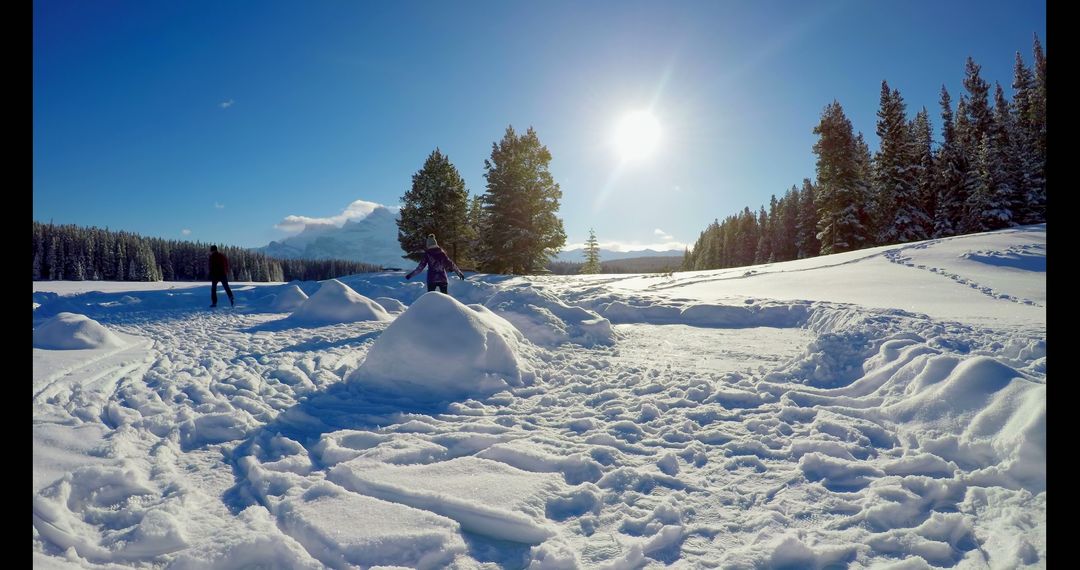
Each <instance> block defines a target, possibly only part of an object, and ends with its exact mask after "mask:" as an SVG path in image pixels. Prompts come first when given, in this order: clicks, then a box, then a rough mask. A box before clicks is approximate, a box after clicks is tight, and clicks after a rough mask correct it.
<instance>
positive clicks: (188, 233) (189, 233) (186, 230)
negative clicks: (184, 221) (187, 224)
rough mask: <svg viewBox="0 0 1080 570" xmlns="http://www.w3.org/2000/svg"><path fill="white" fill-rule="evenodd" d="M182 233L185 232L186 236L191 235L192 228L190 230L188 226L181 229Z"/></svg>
mask: <svg viewBox="0 0 1080 570" xmlns="http://www.w3.org/2000/svg"><path fill="white" fill-rule="evenodd" d="M180 233H182V234H184V235H186V236H189V235H191V230H189V229H187V228H184V229H182V230H180Z"/></svg>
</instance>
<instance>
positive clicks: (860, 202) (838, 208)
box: [814, 101, 870, 255]
mask: <svg viewBox="0 0 1080 570" xmlns="http://www.w3.org/2000/svg"><path fill="white" fill-rule="evenodd" d="M814 134H816V135H819V137H820V138H819V139H818V141H817V142H816V143H814V154H816V155H817V156H818V160H817V196H816V205H817V209H818V239H820V240H821V253H822V255H827V254H831V253H840V252H844V251H851V250H854V249H859V248H861V247H863V246H864V245H866V244H867V242H868V241H869V239H870V234H869V231H868V229H867V227H866V225H867V224H866V213H865V211H864V210H863V207H864V204H865V202H866V194H867V180H866V179H865V177H864V176H865V175H864V173H863V172H862V170H863V169H862V168H861V163H862V161H863V157H862V156H860V155H861V154H862V153H861V152H860V149H859V145H858V143H857V142H856V139H855V135H854V133H853V132H852V128H851V121H850V120H848V118H847V116H846V115H844V110H843V108H842V107H841V106H840V103H839V102H837V101H833V102H832V103H830V104H829V105H828V106H826V107H825V110H824V111H823V112H822V116H821V122H820V123H819V124H818V126H817V127H814Z"/></svg>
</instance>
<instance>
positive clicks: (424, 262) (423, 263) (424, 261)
mask: <svg viewBox="0 0 1080 570" xmlns="http://www.w3.org/2000/svg"><path fill="white" fill-rule="evenodd" d="M425 266H427V254H426V253H425V254H424V259H421V260H420V265H417V266H416V269H413V270H412V271H410V272H409V273H408V274H407V275H405V278H406V279H412V278H413V276H414V275H416V274H417V273H420V272H421V271H423V270H424V267H425Z"/></svg>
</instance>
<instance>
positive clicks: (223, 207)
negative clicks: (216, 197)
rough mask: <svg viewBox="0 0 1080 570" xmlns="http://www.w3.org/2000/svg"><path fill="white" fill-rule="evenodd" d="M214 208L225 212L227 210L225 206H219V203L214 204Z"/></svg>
mask: <svg viewBox="0 0 1080 570" xmlns="http://www.w3.org/2000/svg"><path fill="white" fill-rule="evenodd" d="M214 207H215V208H217V209H219V210H224V209H225V204H219V203H217V202H214Z"/></svg>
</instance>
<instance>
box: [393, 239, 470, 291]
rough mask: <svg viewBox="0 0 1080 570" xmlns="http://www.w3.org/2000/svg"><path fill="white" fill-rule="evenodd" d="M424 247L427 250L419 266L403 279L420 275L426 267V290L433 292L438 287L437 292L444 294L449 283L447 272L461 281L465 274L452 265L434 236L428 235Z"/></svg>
mask: <svg viewBox="0 0 1080 570" xmlns="http://www.w3.org/2000/svg"><path fill="white" fill-rule="evenodd" d="M425 245H426V246H427V249H426V250H425V251H424V259H421V260H420V265H417V266H416V269H413V270H412V271H410V272H409V273H408V275H406V276H405V279H412V278H413V276H414V275H416V274H417V273H420V271H421V270H423V269H424V266H425V265H426V266H427V268H428V270H427V290H428V291H434V290H435V288H436V287H438V288H439V291H441V292H443V293H446V289H447V282H448V281H449V279H448V278H447V275H446V272H447V270H450V271H453V272H454V273H457V276H458V277H460V278H462V279H464V278H465V274H464V273H462V272H461V270H460V269H458V266H457V265H454V262H453V261H451V260H450V256H448V255H446V252H445V251H443V248H441V247H439V242H437V241H435V234H428V236H427V243H426V244H425Z"/></svg>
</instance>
